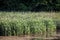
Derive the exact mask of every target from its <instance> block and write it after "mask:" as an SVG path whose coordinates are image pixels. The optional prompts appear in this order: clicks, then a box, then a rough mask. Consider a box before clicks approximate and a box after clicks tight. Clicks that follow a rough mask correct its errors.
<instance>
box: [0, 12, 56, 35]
mask: <svg viewBox="0 0 60 40" xmlns="http://www.w3.org/2000/svg"><path fill="white" fill-rule="evenodd" d="M0 15H1V16H0V18H1V19H0V30H1V31H0V35H3V36H20V35H39V36H46V35H47V36H51V35H52V34H55V32H56V26H55V23H54V21H53V19H52V18H44V17H42V16H38V15H37V14H33V13H32V14H19V13H18V14H16V13H15V14H14V13H12V14H8V13H6V14H4V15H3V14H0Z"/></svg>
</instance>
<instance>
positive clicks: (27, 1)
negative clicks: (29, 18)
mask: <svg viewBox="0 0 60 40" xmlns="http://www.w3.org/2000/svg"><path fill="white" fill-rule="evenodd" d="M0 10H1V11H2V10H5V11H12V10H13V11H60V0H0Z"/></svg>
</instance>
